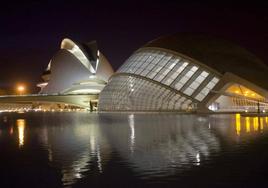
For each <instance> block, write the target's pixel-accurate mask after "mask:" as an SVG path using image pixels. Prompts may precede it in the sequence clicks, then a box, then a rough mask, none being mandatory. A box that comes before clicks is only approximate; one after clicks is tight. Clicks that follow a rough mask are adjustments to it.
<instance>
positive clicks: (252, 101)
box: [99, 34, 268, 111]
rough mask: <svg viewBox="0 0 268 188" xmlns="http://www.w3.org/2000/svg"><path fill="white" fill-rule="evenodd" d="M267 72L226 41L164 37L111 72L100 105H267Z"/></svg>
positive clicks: (238, 107) (224, 108) (136, 108)
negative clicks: (114, 71)
mask: <svg viewBox="0 0 268 188" xmlns="http://www.w3.org/2000/svg"><path fill="white" fill-rule="evenodd" d="M267 74H268V67H267V66H266V65H265V64H264V63H263V62H262V61H261V60H259V59H258V58H257V57H256V56H254V55H253V54H252V53H250V52H248V51H247V50H245V49H243V48H241V47H240V46H238V45H236V44H233V43H231V42H229V41H225V40H223V39H218V38H215V37H210V36H205V35H201V34H199V35H195V34H175V35H170V36H164V37H161V38H158V39H156V40H153V41H151V42H149V43H148V44H146V45H145V46H143V47H142V48H140V49H138V50H137V51H135V52H134V53H133V54H132V55H131V56H130V57H129V58H128V59H127V60H126V62H125V63H124V64H123V65H122V66H121V67H120V68H119V70H118V71H117V72H116V73H115V74H114V75H113V76H112V77H111V79H110V81H109V83H108V84H107V86H106V87H105V88H104V90H103V91H102V92H101V94H100V105H99V110H100V111H126V110H130V111H189V110H190V111H196V110H197V111H207V110H208V109H210V110H213V111H244V110H256V107H257V106H261V108H262V110H265V109H266V108H267V98H268V92H267V91H268V83H267V82H266V80H265V79H264V78H265V76H266V75H267ZM235 88H243V89H239V90H238V89H235ZM243 90H244V91H243Z"/></svg>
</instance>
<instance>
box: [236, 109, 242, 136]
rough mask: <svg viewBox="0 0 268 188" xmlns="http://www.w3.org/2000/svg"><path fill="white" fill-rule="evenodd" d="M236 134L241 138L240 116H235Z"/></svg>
mask: <svg viewBox="0 0 268 188" xmlns="http://www.w3.org/2000/svg"><path fill="white" fill-rule="evenodd" d="M235 125H236V134H237V135H238V136H239V135H240V132H241V122H240V114H235Z"/></svg>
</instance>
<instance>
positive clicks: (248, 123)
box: [246, 117, 250, 133]
mask: <svg viewBox="0 0 268 188" xmlns="http://www.w3.org/2000/svg"><path fill="white" fill-rule="evenodd" d="M246 132H248V133H249V132H250V119H249V117H246Z"/></svg>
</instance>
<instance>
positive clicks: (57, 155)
mask: <svg viewBox="0 0 268 188" xmlns="http://www.w3.org/2000/svg"><path fill="white" fill-rule="evenodd" d="M85 115H87V114H85ZM93 122H94V123H95V124H93V123H92V122H90V121H89V119H88V117H87V116H82V117H80V119H79V118H78V117H76V116H69V117H66V116H64V119H59V120H58V121H57V122H55V123H57V125H53V124H54V123H53V122H51V121H50V120H49V119H44V123H45V125H46V126H45V129H46V131H44V132H43V139H42V140H43V141H44V142H46V143H45V145H46V146H47V147H48V149H47V150H48V157H49V159H50V162H51V163H52V164H53V165H55V166H56V167H60V168H61V169H62V170H61V172H62V183H63V185H64V186H69V185H72V184H74V183H75V182H76V181H77V180H78V179H81V178H83V177H84V175H83V173H84V172H86V171H89V170H90V169H91V165H92V164H94V163H95V162H96V166H97V168H98V170H99V173H102V162H103V161H102V158H101V157H102V155H101V148H100V141H101V142H104V143H105V139H103V138H101V137H102V136H101V134H100V132H99V127H98V126H96V123H97V119H96V117H94V120H93ZM90 164H91V165H90Z"/></svg>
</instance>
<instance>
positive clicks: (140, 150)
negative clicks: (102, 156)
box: [100, 114, 220, 178]
mask: <svg viewBox="0 0 268 188" xmlns="http://www.w3.org/2000/svg"><path fill="white" fill-rule="evenodd" d="M108 117H109V116H108V115H107V117H106V116H103V117H102V118H101V119H105V118H108ZM109 118H110V117H109ZM113 118H114V119H116V118H117V119H118V118H119V119H120V117H118V116H117V117H116V116H114V117H113ZM127 120H128V124H129V126H126V125H125V121H124V118H122V119H121V121H120V120H117V121H115V123H111V124H112V125H110V126H104V125H103V126H101V128H102V131H103V133H104V135H106V136H107V140H108V142H109V143H110V144H111V145H112V146H113V147H114V148H116V151H117V152H118V153H119V154H120V156H121V157H122V158H123V159H125V160H127V161H128V162H129V163H130V164H131V166H132V167H133V170H134V171H135V172H136V173H138V174H140V175H146V176H144V178H148V177H156V176H157V177H160V176H161V177H164V176H167V175H172V174H173V173H174V172H175V171H174V170H175V169H176V170H177V171H183V170H186V169H190V168H191V167H192V166H194V165H200V164H201V160H207V159H208V158H209V156H210V153H211V152H217V151H218V150H219V145H220V144H219V141H218V138H217V137H216V135H214V134H213V132H211V131H210V130H209V128H208V125H209V122H208V120H207V119H202V118H200V121H198V120H197V119H196V118H189V116H172V115H171V116H159V115H136V114H135V115H128V119H127ZM134 122H135V123H134ZM100 125H102V124H100ZM134 125H135V126H134ZM129 133H130V134H129ZM126 134H128V135H126ZM129 141H130V142H129ZM134 146H135V149H134Z"/></svg>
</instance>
